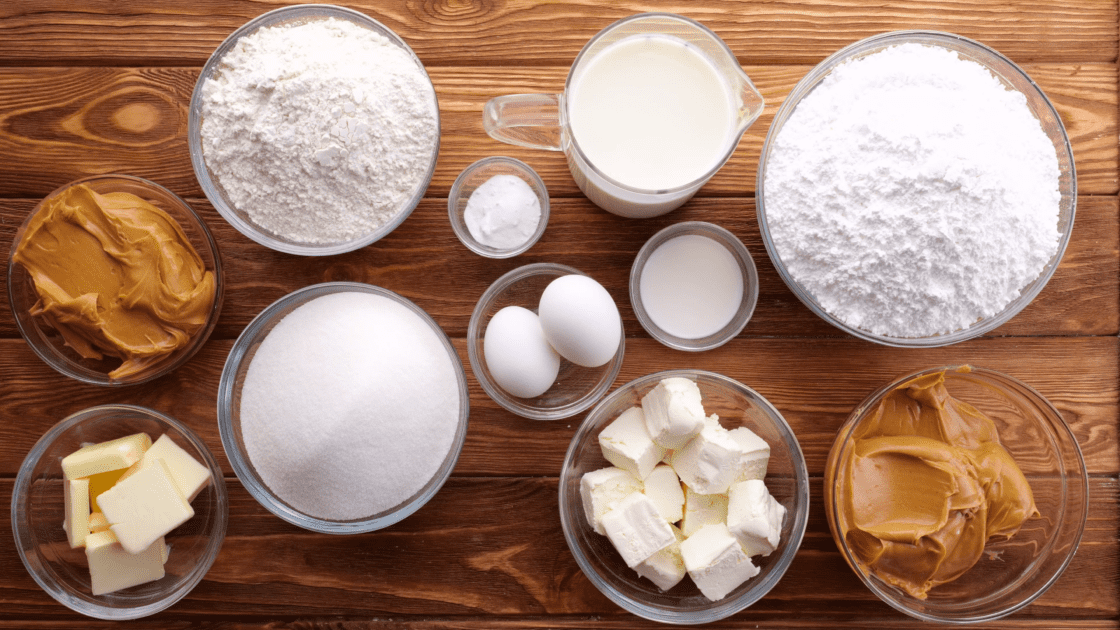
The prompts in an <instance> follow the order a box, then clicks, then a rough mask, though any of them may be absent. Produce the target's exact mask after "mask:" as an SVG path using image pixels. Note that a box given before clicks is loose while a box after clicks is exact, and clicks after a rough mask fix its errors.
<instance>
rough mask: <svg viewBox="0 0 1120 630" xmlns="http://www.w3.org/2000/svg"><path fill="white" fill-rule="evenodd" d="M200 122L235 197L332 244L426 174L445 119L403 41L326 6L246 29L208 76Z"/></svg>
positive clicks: (291, 233) (214, 164) (267, 218)
mask: <svg viewBox="0 0 1120 630" xmlns="http://www.w3.org/2000/svg"><path fill="white" fill-rule="evenodd" d="M200 132H201V137H202V150H203V155H204V157H205V160H206V165H207V167H209V169H210V171H211V173H212V174H213V176H214V178H215V179H216V181H217V183H218V184H219V185H220V186H221V188H222V189H223V190H224V191H225V192H226V195H227V196H228V197H229V200H230V202H231V203H232V205H233V206H234V208H236V209H238V210H240V211H241V212H243V213H244V214H245V215H246V216H247V217H248V218H249V220H250V221H251V222H252V223H254V224H256V225H257V226H259V227H260V228H263V229H264V230H266V231H268V232H271V233H273V234H275V235H277V236H280V237H282V238H285V239H288V240H291V241H294V242H298V243H306V244H333V243H342V242H346V241H351V240H354V239H356V238H360V237H362V236H364V235H366V234H369V233H371V232H373V231H374V230H376V229H377V228H379V227H381V226H383V225H385V224H386V223H387V222H389V221H391V220H392V219H393V218H394V217H395V216H396V215H397V214H398V213H399V212H400V211H401V210H402V206H403V205H404V204H405V203H406V202H407V201H408V200H409V199H411V198H412V196H413V195H414V194H415V193H416V192H417V191H418V189H419V188H420V187H421V186H423V185H425V183H426V175H427V172H428V168H429V166H430V164H431V160H432V159H433V152H434V151H435V147H436V145H437V142H438V137H439V123H438V111H437V105H436V98H435V92H434V90H433V89H432V86H431V83H430V82H429V81H428V78H427V75H426V74H425V73H424V70H423V68H422V67H421V66H420V65H419V64H417V63H416V62H415V61H414V60H413V58H412V57H411V56H410V55H409V54H408V53H407V52H406V51H405V50H403V49H401V48H400V47H398V46H396V45H395V44H393V43H392V42H391V41H389V40H388V39H387V38H385V37H383V36H382V35H380V34H379V33H376V32H374V31H371V30H369V29H366V28H362V27H361V26H358V25H356V24H353V23H351V22H348V21H345V20H336V19H333V18H328V19H325V20H319V21H314V22H308V23H305V24H300V25H295V26H290V25H288V26H276V27H269V28H262V29H260V30H258V31H256V32H254V33H252V34H250V35H247V36H245V37H242V38H241V39H240V40H239V41H238V42H237V44H236V45H235V46H234V47H233V48H232V49H231V50H230V51H229V52H228V53H227V54H226V55H225V56H223V57H222V61H221V64H220V66H219V68H218V70H217V72H216V73H215V75H214V76H213V77H212V78H210V79H208V80H207V81H206V82H205V84H204V85H203V88H202V126H201V130H200Z"/></svg>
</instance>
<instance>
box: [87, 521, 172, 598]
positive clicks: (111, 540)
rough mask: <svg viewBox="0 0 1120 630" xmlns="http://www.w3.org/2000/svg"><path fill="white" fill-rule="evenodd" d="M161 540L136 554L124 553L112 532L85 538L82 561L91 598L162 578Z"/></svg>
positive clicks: (162, 544) (162, 543) (162, 545)
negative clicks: (87, 567)
mask: <svg viewBox="0 0 1120 630" xmlns="http://www.w3.org/2000/svg"><path fill="white" fill-rule="evenodd" d="M163 549H164V542H163V539H162V538H161V539H158V540H155V541H153V543H152V545H150V546H148V547H147V548H145V549H141V550H140V551H139V553H129V552H128V551H125V549H124V547H122V546H121V544H120V542H119V541H118V540H117V537H116V536H115V535H114V534H113V532H111V531H108V532H99V533H97V534H90V535H89V536H88V537H86V559H87V560H88V561H89V577H90V582H91V586H92V587H93V594H94V595H105V594H106V593H112V592H115V591H119V590H121V589H125V588H128V587H130V586H137V585H139V584H146V583H148V582H154V581H155V580H158V579H160V578H162V577H163V575H164V572H163Z"/></svg>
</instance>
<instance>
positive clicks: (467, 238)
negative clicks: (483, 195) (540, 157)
mask: <svg viewBox="0 0 1120 630" xmlns="http://www.w3.org/2000/svg"><path fill="white" fill-rule="evenodd" d="M492 164H498V165H504V166H507V167H509V168H511V169H513V170H515V171H517V172H518V173H519V175H520V176H521V179H522V181H524V182H525V183H526V184H528V185H529V187H530V188H532V189H533V192H534V193H535V194H536V196H537V200H538V201H539V202H540V206H541V217H540V220H539V221H538V222H537V229H536V230H534V231H533V234H532V236H530V237H529V240H527V241H525V242H524V243H522V244H521V245H518V246H517V247H512V248H510V249H498V248H495V247H490V246H488V245H483V244H482V243H481V242H479V241H478V239H476V238H474V235H472V234H471V233H470V230H469V229H468V228H467V225H466V221H465V220H464V219H463V216H462V212H460V210H459V201H460V199H461V197H462V194H463V187H464V186H465V185H466V183H467V181H468V180H469V179H470V178H471V177H473V176H474V175H475V173H476V172H478V170H480V169H482V168H485V167H487V166H490V165H492ZM476 188H477V186H476ZM468 199H469V197H468ZM549 206H550V204H549V200H548V188H547V187H546V186H545V185H544V180H542V179H541V176H540V175H539V174H538V173H537V172H536V171H535V170H533V167H531V166H529V165H528V164H526V163H525V162H522V161H521V160H518V159H517V158H511V157H507V156H504V155H493V156H490V157H485V158H482V159H481V160H478V161H476V162H475V163H473V164H471V165H470V166H468V167H466V168H465V169H463V172H461V173H459V176H458V177H456V178H455V182H454V183H453V184H451V190H450V192H448V194H447V214H448V218H449V219H450V220H451V230H452V231H453V232H455V236H457V237H458V238H459V241H460V242H461V243H463V245H465V246H466V247H467V249H469V250H471V251H472V252H474V253H476V254H478V255H479V256H485V257H486V258H495V259H501V258H512V257H514V256H517V255H518V254H523V253H525V252H526V251H528V250H529V249H530V248H531V247H533V245H536V244H537V241H539V240H541V237H542V236H544V231H545V228H546V227H548V217H549V212H550V208H549Z"/></svg>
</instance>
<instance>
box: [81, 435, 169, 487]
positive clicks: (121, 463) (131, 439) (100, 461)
mask: <svg viewBox="0 0 1120 630" xmlns="http://www.w3.org/2000/svg"><path fill="white" fill-rule="evenodd" d="M151 445H152V438H150V437H148V434H147V433H136V434H133V435H128V436H125V437H123V438H118V439H116V440H109V441H108V442H101V443H99V444H93V445H91V446H86V447H83V448H80V449H78V450H76V451H74V452H73V453H71V454H69V455H67V456H66V457H63V458H62V474H63V476H64V477H66V478H67V479H79V478H81V477H90V476H92V475H96V474H98V473H104V472H109V471H110V470H120V469H122V468H128V467H129V466H131V465H133V464H135V463H136V462H138V461H140V458H141V457H143V456H144V452H145V451H147V450H148V448H149V447H151Z"/></svg>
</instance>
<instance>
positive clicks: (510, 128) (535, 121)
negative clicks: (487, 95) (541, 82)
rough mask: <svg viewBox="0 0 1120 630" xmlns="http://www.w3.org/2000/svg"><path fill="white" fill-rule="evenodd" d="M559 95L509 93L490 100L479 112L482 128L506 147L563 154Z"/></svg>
mask: <svg viewBox="0 0 1120 630" xmlns="http://www.w3.org/2000/svg"><path fill="white" fill-rule="evenodd" d="M562 98H563V95H561V94H511V95H509V96H498V97H495V98H492V99H490V100H489V101H488V102H487V103H486V107H484V108H483V109H482V126H483V128H484V129H486V133H487V134H489V136H490V137H491V138H493V139H495V140H498V141H501V142H505V143H507V144H516V145H517V146H522V147H529V148H530V149H546V150H548V151H563V146H562V137H563V134H562V132H561V126H560V105H561V99H562Z"/></svg>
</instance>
